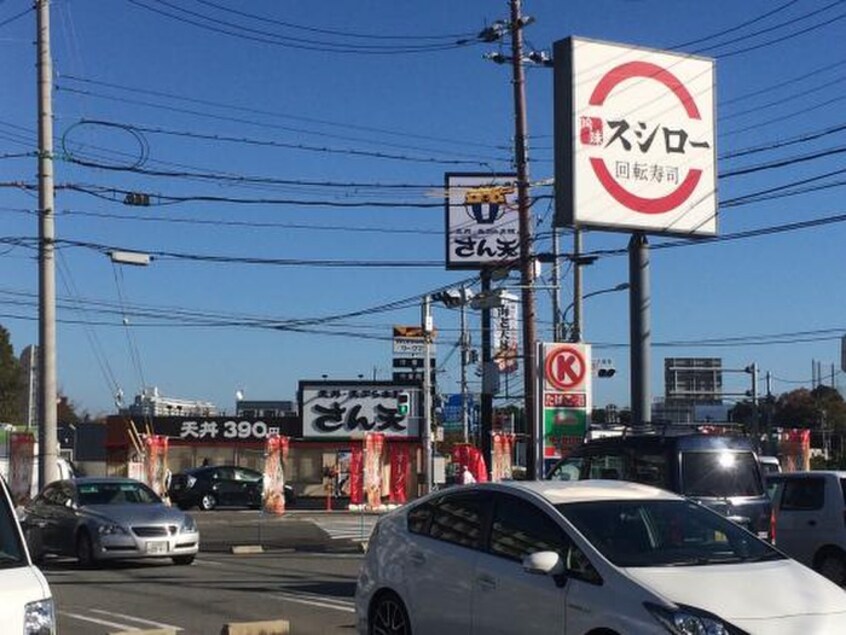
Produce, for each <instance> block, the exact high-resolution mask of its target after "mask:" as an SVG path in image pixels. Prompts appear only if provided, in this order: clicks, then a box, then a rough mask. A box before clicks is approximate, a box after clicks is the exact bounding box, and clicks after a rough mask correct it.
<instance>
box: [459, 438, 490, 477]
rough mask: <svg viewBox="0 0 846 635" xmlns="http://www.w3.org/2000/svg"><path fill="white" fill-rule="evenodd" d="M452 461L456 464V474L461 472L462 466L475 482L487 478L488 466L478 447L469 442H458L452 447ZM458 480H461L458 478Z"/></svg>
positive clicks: (462, 471) (462, 470)
mask: <svg viewBox="0 0 846 635" xmlns="http://www.w3.org/2000/svg"><path fill="white" fill-rule="evenodd" d="M452 461H453V463H455V464H456V474H459V475H460V474H463V473H464V468H467V470H468V471H469V472H470V474H471V475H472V476H473V479H474V480H475V481H476V482H477V483H485V482H487V480H488V468H487V466H486V465H485V459H484V457H482V453H481V452H480V451H479V448H477V447H475V446H472V445H470V444H469V443H460V444H458V445H455V446H453V448H452ZM459 482H462V481H461V480H460V478H459Z"/></svg>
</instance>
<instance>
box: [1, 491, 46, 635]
mask: <svg viewBox="0 0 846 635" xmlns="http://www.w3.org/2000/svg"><path fill="white" fill-rule="evenodd" d="M0 624H2V625H3V627H2V631H3V632H4V633H15V634H17V633H23V634H27V633H38V634H40V635H55V633H56V609H55V606H54V603H53V595H52V593H51V592H50V586H49V585H48V584H47V580H46V579H45V578H44V576H43V575H42V573H41V571H39V570H38V568H37V567H36V566H35V565H34V564H33V562H32V559H31V557H30V553H29V550H28V549H27V545H26V541H25V540H24V534H23V532H22V530H21V526H20V523H19V522H18V518H17V516H16V515H15V509H14V507H13V505H12V497H11V495H10V494H9V489H8V487H7V486H6V481H5V480H3V477H2V476H0Z"/></svg>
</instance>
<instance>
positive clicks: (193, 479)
mask: <svg viewBox="0 0 846 635" xmlns="http://www.w3.org/2000/svg"><path fill="white" fill-rule="evenodd" d="M196 482H197V477H196V476H189V477H188V478H186V479H185V486H186V487H187V488H188V489H191V488H192V487H194V483H196Z"/></svg>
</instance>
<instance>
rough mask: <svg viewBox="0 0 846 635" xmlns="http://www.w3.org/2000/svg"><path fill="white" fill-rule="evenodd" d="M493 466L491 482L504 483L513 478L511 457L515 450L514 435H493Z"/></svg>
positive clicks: (495, 433)
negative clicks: (503, 481)
mask: <svg viewBox="0 0 846 635" xmlns="http://www.w3.org/2000/svg"><path fill="white" fill-rule="evenodd" d="M492 445H493V460H492V461H491V463H492V464H493V465H492V467H491V480H492V481H502V480H506V479H510V478H511V457H512V452H513V450H514V435H513V434H506V433H504V432H494V434H493V444H492Z"/></svg>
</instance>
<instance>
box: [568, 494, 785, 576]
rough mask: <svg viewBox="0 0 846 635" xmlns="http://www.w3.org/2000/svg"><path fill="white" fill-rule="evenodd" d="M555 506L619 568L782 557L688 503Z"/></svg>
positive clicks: (727, 523) (750, 535) (702, 509)
mask: <svg viewBox="0 0 846 635" xmlns="http://www.w3.org/2000/svg"><path fill="white" fill-rule="evenodd" d="M556 507H557V508H558V510H559V511H560V512H561V513H562V514H563V515H564V516H565V517H566V518H567V519H568V520H569V521H570V522H571V523H572V524H573V525H574V526H575V527H576V528H577V529H578V530H579V532H581V533H582V535H584V536H585V538H586V539H587V540H589V541H590V542H591V543H592V544H593V545H594V546H595V547H596V548H597V549H598V550H599V552H600V553H602V555H603V556H605V557H606V558H607V559H608V560H610V561H611V562H612V563H614V564H615V565H617V566H620V567H655V566H670V565H676V566H683V565H690V566H701V565H708V564H726V563H737V562H745V561H751V560H764V559H773V560H776V559H782V558H784V557H785V556H783V555H782V554H781V553H779V552H778V551H776V550H775V549H773V548H772V547H771V546H770V545H768V544H767V543H765V542H764V541H762V540H759V539H758V538H756V537H755V536H753V535H752V534H750V533H749V532H747V531H745V530H744V529H742V528H741V527H740V526H739V525H736V524H734V523H733V522H731V521H730V520H728V519H726V518H725V517H723V516H721V515H719V514H716V513H714V512H712V511H710V510H708V509H705V508H703V507H702V506H701V505H698V504H696V503H694V502H691V501H685V500H671V501H667V500H635V501H627V500H621V501H592V502H587V503H567V504H560V505H557V506H556Z"/></svg>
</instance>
